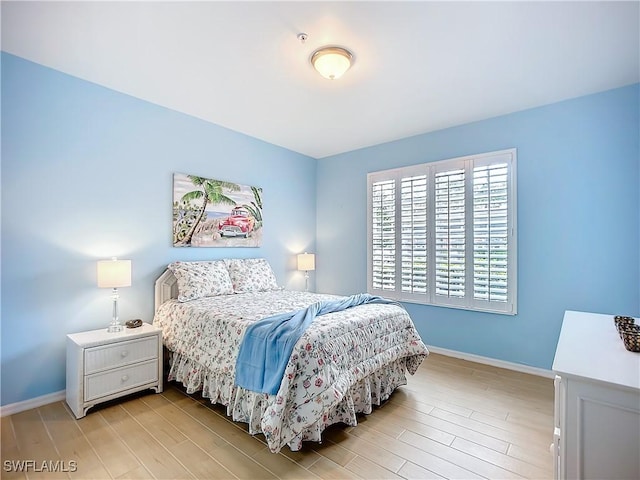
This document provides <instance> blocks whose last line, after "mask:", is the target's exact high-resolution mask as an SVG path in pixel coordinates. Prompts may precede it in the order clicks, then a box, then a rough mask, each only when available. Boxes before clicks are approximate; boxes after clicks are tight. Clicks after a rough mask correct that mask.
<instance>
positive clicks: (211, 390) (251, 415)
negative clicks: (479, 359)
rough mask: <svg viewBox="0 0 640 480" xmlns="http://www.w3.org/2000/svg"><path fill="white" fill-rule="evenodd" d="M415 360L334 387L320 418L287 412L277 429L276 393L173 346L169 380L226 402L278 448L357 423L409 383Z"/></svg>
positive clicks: (213, 400)
mask: <svg viewBox="0 0 640 480" xmlns="http://www.w3.org/2000/svg"><path fill="white" fill-rule="evenodd" d="M407 362H409V364H410V365H407ZM413 363H415V360H414V359H413V358H407V357H404V358H400V359H398V360H396V361H394V362H392V363H389V364H387V365H385V366H384V367H382V368H380V369H378V370H376V371H375V372H373V373H371V374H369V375H368V376H366V377H364V378H362V379H361V380H359V381H357V382H356V383H354V384H353V385H352V386H351V387H350V388H349V389H348V390H347V391H346V392H345V393H344V394H340V393H338V392H334V395H335V402H333V403H332V405H331V407H330V408H327V409H325V410H324V411H322V412H321V414H320V415H319V416H318V418H300V417H299V416H298V417H296V418H286V415H285V418H283V419H281V420H282V422H281V424H280V426H279V427H278V428H276V429H274V428H273V427H272V425H270V424H269V423H268V422H265V421H264V419H265V413H266V412H267V409H269V408H271V407H272V403H273V402H275V401H276V399H277V396H276V395H268V394H265V393H258V392H253V391H249V390H245V389H244V388H242V387H238V386H236V385H235V384H234V382H233V378H231V376H230V375H228V374H225V373H224V372H223V373H219V372H214V371H212V370H209V369H207V368H206V367H204V366H202V365H200V364H199V363H198V362H196V361H194V360H191V359H189V358H187V357H185V356H183V355H180V354H178V353H174V352H169V373H168V380H169V381H171V380H175V381H177V382H180V383H182V385H183V386H184V387H185V388H186V391H187V393H188V394H192V393H195V392H201V395H202V396H203V397H204V398H207V399H209V400H210V401H211V403H216V404H221V405H224V406H225V407H226V409H227V415H228V416H229V417H231V418H232V419H233V420H234V421H236V422H242V423H246V424H248V429H249V433H250V434H251V435H255V434H258V433H262V434H264V436H265V439H266V440H267V444H268V446H269V449H270V450H271V451H272V452H274V453H276V452H278V451H280V449H281V448H282V447H284V446H285V445H286V446H288V447H289V448H290V449H291V450H292V451H298V450H300V449H301V448H302V442H303V441H313V442H321V441H322V432H323V431H324V430H325V429H326V428H327V427H328V426H330V425H333V424H335V423H344V424H346V425H349V426H355V425H357V423H358V421H357V415H358V414H359V413H364V414H370V413H371V412H372V411H373V407H374V406H379V405H380V404H381V403H382V402H384V401H385V400H387V399H388V398H389V397H390V396H391V394H392V393H393V391H394V390H395V389H396V388H398V387H399V386H401V385H406V383H407V377H406V372H407V368H409V371H410V372H411V373H413V371H415V368H417V365H415V366H414V365H412V364H413ZM418 364H419V363H418ZM414 367H415V368H414ZM276 430H277V431H276Z"/></svg>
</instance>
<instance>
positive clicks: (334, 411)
mask: <svg viewBox="0 0 640 480" xmlns="http://www.w3.org/2000/svg"><path fill="white" fill-rule="evenodd" d="M167 272H168V271H167ZM167 272H165V274H163V277H165V278H166V277H167V276H168V275H167ZM163 277H161V278H163ZM169 278H170V275H169ZM159 280H160V279H159ZM234 285H235V283H234ZM156 290H157V292H158V284H156ZM336 298H339V297H337V296H334V295H321V294H314V293H308V292H298V291H286V290H282V289H272V290H267V291H248V292H244V293H230V294H216V295H214V296H207V297H203V298H196V299H193V300H188V301H184V299H183V301H179V300H178V299H175V298H174V299H170V300H167V301H163V302H162V303H161V305H159V306H158V307H157V312H156V315H155V318H154V324H155V325H157V326H158V327H160V328H161V329H162V331H163V339H164V344H165V346H166V348H167V349H168V350H169V352H170V365H169V375H168V379H169V380H177V381H178V382H181V383H182V384H183V385H184V386H185V387H186V389H187V392H188V393H194V392H196V391H202V395H203V396H204V397H206V398H209V399H210V400H211V401H212V402H214V403H220V404H223V405H225V406H226V407H227V414H228V415H230V416H231V417H232V418H233V420H234V421H240V422H245V423H247V424H248V425H249V432H250V433H251V434H256V433H263V434H264V436H265V439H266V441H267V444H268V446H269V449H270V450H271V451H272V452H277V451H279V450H280V449H281V448H282V447H283V446H285V445H288V446H289V447H290V448H291V450H294V451H295V450H299V449H300V448H301V447H302V442H303V441H304V440H311V441H318V442H319V441H321V433H322V431H323V430H324V429H325V428H326V427H328V426H329V425H332V424H334V423H338V422H343V423H345V424H347V425H356V423H357V420H356V415H357V413H371V412H372V408H373V406H374V405H379V404H380V403H381V402H382V401H384V400H386V399H387V398H388V397H389V396H390V395H391V393H392V392H393V390H395V389H396V388H397V387H398V386H400V385H404V384H406V372H407V371H408V372H409V373H411V374H413V373H415V371H416V370H417V368H418V367H419V366H420V364H421V363H422V361H423V359H424V358H425V357H426V356H427V355H428V353H429V352H428V351H427V348H426V347H425V345H424V344H423V342H422V340H421V339H420V336H419V335H418V333H417V331H416V330H415V327H414V325H413V323H412V321H411V318H410V317H409V315H408V314H407V312H406V311H405V310H404V308H402V307H401V306H398V305H393V304H365V305H359V306H356V307H353V308H349V309H347V310H344V311H340V312H334V313H329V314H326V315H322V316H319V317H317V318H316V319H315V320H314V321H313V322H312V323H311V325H310V326H309V328H308V329H307V330H306V331H305V332H304V334H303V335H302V337H301V338H300V340H299V341H298V342H297V344H296V346H295V347H294V350H293V353H292V355H291V357H290V359H289V362H288V364H287V366H286V370H285V374H284V378H283V380H282V384H281V386H280V389H279V391H278V393H277V394H276V395H268V394H265V393H258V392H252V391H248V390H245V389H243V388H241V387H238V386H236V385H234V378H235V361H236V357H237V354H238V350H239V347H240V343H241V341H242V338H243V335H244V333H245V330H246V328H247V326H248V325H249V324H250V323H252V322H255V321H257V320H260V319H262V318H265V317H268V316H271V315H274V314H277V313H283V312H291V311H296V310H299V309H302V308H305V307H307V306H309V305H311V304H313V303H315V302H318V301H323V300H334V299H336ZM156 302H157V303H158V293H156Z"/></svg>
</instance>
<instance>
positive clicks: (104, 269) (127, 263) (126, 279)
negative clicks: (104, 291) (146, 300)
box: [97, 259, 131, 288]
mask: <svg viewBox="0 0 640 480" xmlns="http://www.w3.org/2000/svg"><path fill="white" fill-rule="evenodd" d="M97 277H98V287H100V288H119V287H130V286H131V260H116V259H113V260H99V261H98V268H97Z"/></svg>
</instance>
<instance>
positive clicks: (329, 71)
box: [298, 33, 353, 80]
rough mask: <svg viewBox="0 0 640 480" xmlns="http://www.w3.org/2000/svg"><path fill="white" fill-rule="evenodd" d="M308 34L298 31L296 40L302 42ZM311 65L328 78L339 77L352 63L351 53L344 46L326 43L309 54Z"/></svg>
mask: <svg viewBox="0 0 640 480" xmlns="http://www.w3.org/2000/svg"><path fill="white" fill-rule="evenodd" d="M308 38H309V35H307V34H306V33H299V34H298V40H299V41H300V43H302V44H304V43H305V42H306V41H307V39H308ZM310 60H311V65H313V68H315V69H316V70H317V71H318V73H319V74H320V75H322V76H323V77H324V78H328V79H329V80H336V79H338V78H340V77H341V76H342V75H343V74H344V72H346V71H347V70H349V68H350V67H351V64H352V63H353V54H352V53H351V52H350V51H349V50H347V49H346V48H342V47H337V46H333V45H328V46H325V47H320V48H318V49H317V50H316V51H314V52H313V54H312V55H311V59H310Z"/></svg>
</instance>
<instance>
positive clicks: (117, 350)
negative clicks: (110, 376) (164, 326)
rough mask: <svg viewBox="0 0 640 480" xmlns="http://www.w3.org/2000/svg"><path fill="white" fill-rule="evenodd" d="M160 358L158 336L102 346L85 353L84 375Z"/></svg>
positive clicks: (86, 350) (89, 349) (88, 349)
mask: <svg viewBox="0 0 640 480" xmlns="http://www.w3.org/2000/svg"><path fill="white" fill-rule="evenodd" d="M157 357H158V336H157V335H152V336H149V337H144V338H139V339H136V340H130V341H127V342H118V343H113V344H107V345H101V346H99V347H91V348H87V349H85V351H84V368H85V370H84V373H85V375H89V374H92V373H96V372H100V371H102V370H105V369H108V368H114V367H119V366H121V365H128V364H130V363H134V362H140V361H144V360H149V359H153V358H157Z"/></svg>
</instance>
